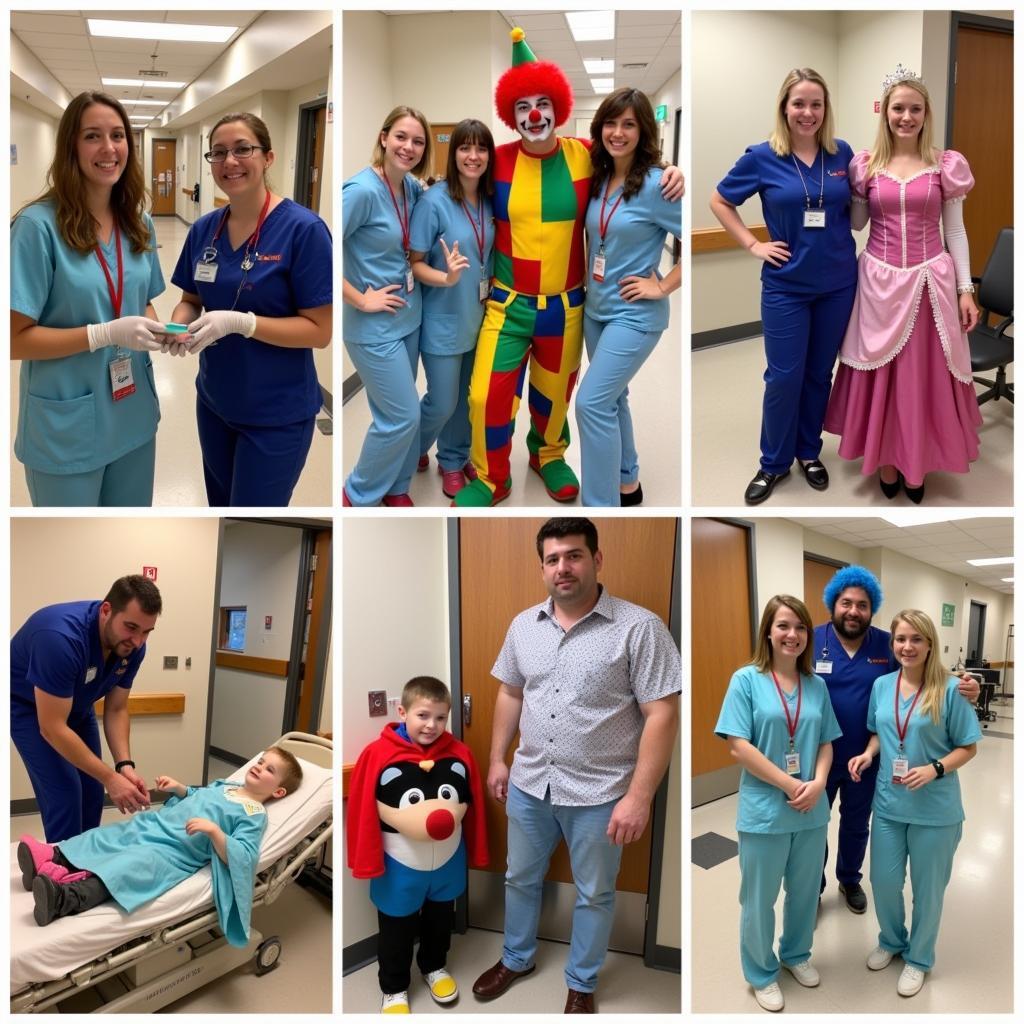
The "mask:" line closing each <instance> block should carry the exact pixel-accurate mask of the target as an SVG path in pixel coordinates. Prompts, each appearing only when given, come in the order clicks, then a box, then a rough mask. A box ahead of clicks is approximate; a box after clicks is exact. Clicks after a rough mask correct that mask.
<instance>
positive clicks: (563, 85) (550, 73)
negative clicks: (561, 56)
mask: <svg viewBox="0 0 1024 1024" xmlns="http://www.w3.org/2000/svg"><path fill="white" fill-rule="evenodd" d="M524 96H547V97H549V98H550V100H551V103H552V106H553V107H554V108H555V127H560V126H561V125H563V124H565V122H566V121H568V120H569V115H570V114H571V113H572V86H571V85H570V84H569V79H568V78H566V77H565V72H564V71H562V69H561V68H560V67H559V66H558V65H557V64H552V63H551V61H547V60H535V61H530V62H529V63H527V64H517V65H516V66H515V67H512V68H509V69H508V71H506V72H505V73H504V74H503V75H502V76H501V78H499V79H498V84H497V85H496V86H495V87H494V109H495V110H496V111H497V112H498V117H500V118H501V119H502V121H504V122H505V124H507V125H508V126H509V128H511V129H512V131H518V129H517V128H516V100H519V99H522V98H523V97H524Z"/></svg>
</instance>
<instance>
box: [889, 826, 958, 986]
mask: <svg viewBox="0 0 1024 1024" xmlns="http://www.w3.org/2000/svg"><path fill="white" fill-rule="evenodd" d="M962 833H963V825H962V824H959V823H958V824H956V825H909V824H907V823H906V822H905V821H893V820H892V819H891V818H882V817H880V816H879V815H878V814H875V815H874V817H873V818H872V821H871V892H872V896H873V898H874V901H875V916H876V917H877V918H878V927H879V932H878V945H879V946H881V947H882V949H885V950H888V951H889V952H890V953H894V954H896V955H897V956H902V957H903V962H904V963H906V964H910V965H911V966H913V967H916V968H917V969H918V970H920V971H930V970H931V969H932V966H933V965H934V964H935V939H936V938H937V937H938V934H939V921H940V920H941V918H942V899H943V896H944V895H945V892H946V886H947V885H948V884H949V876H950V875H951V874H952V873H953V854H954V853H955V852H956V848H957V846H958V845H959V844H960V836H961V835H962ZM908 857H909V858H910V886H911V888H912V889H913V892H914V910H913V913H912V915H911V919H910V935H909V937H908V936H907V926H906V913H905V911H904V907H903V886H904V884H905V882H906V877H907V858H908Z"/></svg>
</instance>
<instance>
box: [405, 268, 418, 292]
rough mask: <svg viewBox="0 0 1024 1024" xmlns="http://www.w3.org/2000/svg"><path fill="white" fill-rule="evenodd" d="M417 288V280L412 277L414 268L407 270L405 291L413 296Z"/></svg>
mask: <svg viewBox="0 0 1024 1024" xmlns="http://www.w3.org/2000/svg"><path fill="white" fill-rule="evenodd" d="M415 287H416V278H414V277H413V276H412V267H406V268H405V290H406V291H407V292H409V294H410V295H411V294H412V290H413V288H415Z"/></svg>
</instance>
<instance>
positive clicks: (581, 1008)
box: [562, 988, 597, 1013]
mask: <svg viewBox="0 0 1024 1024" xmlns="http://www.w3.org/2000/svg"><path fill="white" fill-rule="evenodd" d="M562 1012H563V1013H597V1010H595V1009H594V993H593V992H577V991H576V989H574V988H571V989H569V995H568V996H567V997H566V1000H565V1009H564V1010H563V1011H562Z"/></svg>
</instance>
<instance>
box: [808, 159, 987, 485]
mask: <svg viewBox="0 0 1024 1024" xmlns="http://www.w3.org/2000/svg"><path fill="white" fill-rule="evenodd" d="M868 159H869V154H868V153H867V152H866V151H862V152H860V153H858V154H857V155H856V156H855V157H854V158H853V160H852V162H851V163H850V191H851V193H852V194H853V196H854V197H855V199H854V201H857V200H858V199H859V200H860V201H861V202H863V201H865V200H866V202H867V204H868V211H869V214H870V217H871V234H870V236H869V238H868V244H867V247H866V248H865V249H864V251H863V252H862V253H861V255H860V258H859V260H858V280H857V297H856V299H855V301H854V304H853V312H852V313H851V314H850V323H849V326H848V327H847V329H846V336H845V338H844V339H843V344H842V348H841V349H840V350H839V362H840V366H839V370H838V372H837V374H836V380H835V384H834V385H833V388H832V394H831V397H830V398H829V403H828V410H827V412H826V414H825V429H826V430H827V431H828V432H829V433H832V434H839V435H840V436H841V440H840V442H839V454H840V455H841V456H842V457H843V458H844V459H859V458H863V460H864V463H863V467H862V470H861V472H863V473H864V474H865V475H868V474H870V473H874V472H875V471H876V470H877V469H878V467H879V466H895V467H896V468H897V469H898V470H900V472H902V473H903V476H904V477H905V479H906V481H907V483H908V484H910V486H912V487H916V486H917V485H919V484H920V483H921V482H922V481H923V480H924V477H925V474H926V473H931V472H936V471H945V472H952V473H966V472H967V470H968V468H969V464H970V463H971V462H973V461H974V460H975V459H976V458H977V457H978V427H979V426H980V425H981V412H980V411H979V409H978V401H977V398H976V397H975V391H974V384H973V382H972V377H971V356H970V351H969V348H968V343H967V335H966V334H965V333H964V332H963V330H962V329H961V327H960V311H959V306H958V302H957V291H956V288H957V282H956V272H955V268H954V266H953V260H952V257H951V256H950V255H949V253H947V252H946V251H945V249H944V248H943V244H942V237H941V235H940V233H939V223H940V219H941V216H942V205H943V203H948V202H951V201H962V200H963V197H964V196H965V195H966V194H967V193H968V192H969V191H970V190H971V188H972V187H973V186H974V178H973V177H972V176H971V169H970V167H968V165H967V161H966V160H965V159H964V158H963V156H962V155H961V154H960V153H957V152H955V151H953V150H946V151H945V152H944V153H943V154H942V156H941V158H940V160H939V162H938V165H937V166H933V167H930V168H927V169H925V170H923V171H919V172H918V173H917V174H914V175H912V176H911V177H910V178H908V179H906V180H905V181H904V180H901V179H899V178H896V177H893V176H891V175H889V174H888V173H886V172H884V171H883V172H881V173H878V174H874V175H872V176H871V178H868V177H867V166H868Z"/></svg>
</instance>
